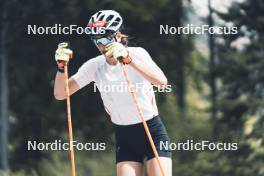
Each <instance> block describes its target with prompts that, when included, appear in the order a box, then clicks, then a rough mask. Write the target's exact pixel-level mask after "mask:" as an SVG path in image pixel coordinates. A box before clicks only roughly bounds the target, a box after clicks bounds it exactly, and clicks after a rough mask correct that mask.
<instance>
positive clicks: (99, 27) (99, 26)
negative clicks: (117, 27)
mask: <svg viewBox="0 0 264 176" xmlns="http://www.w3.org/2000/svg"><path fill="white" fill-rule="evenodd" d="M106 24H107V23H106V22H105V21H96V22H93V23H88V24H87V28H88V30H89V31H90V34H92V35H99V34H105V26H106Z"/></svg>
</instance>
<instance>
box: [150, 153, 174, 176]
mask: <svg viewBox="0 0 264 176" xmlns="http://www.w3.org/2000/svg"><path fill="white" fill-rule="evenodd" d="M159 158H160V162H161V165H162V167H163V169H164V172H165V176H172V161H171V159H170V158H167V157H159ZM147 172H148V176H162V174H161V172H160V168H159V165H158V162H157V160H156V158H152V159H151V160H149V161H147Z"/></svg>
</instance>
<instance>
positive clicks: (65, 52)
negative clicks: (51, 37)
mask: <svg viewBox="0 0 264 176" xmlns="http://www.w3.org/2000/svg"><path fill="white" fill-rule="evenodd" d="M68 47H69V44H68V43H66V42H63V43H59V44H58V48H57V50H56V52H55V60H56V62H57V66H58V71H60V72H64V66H65V65H66V64H68V62H69V60H70V59H71V58H72V55H73V52H72V50H71V49H69V48H68Z"/></svg>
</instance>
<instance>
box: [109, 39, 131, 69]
mask: <svg viewBox="0 0 264 176" xmlns="http://www.w3.org/2000/svg"><path fill="white" fill-rule="evenodd" d="M106 56H113V58H114V59H116V60H118V61H119V62H122V63H123V64H130V63H131V61H132V59H131V57H130V56H129V52H128V50H127V49H126V47H125V46H124V45H122V44H121V43H118V42H113V43H111V44H109V45H106Z"/></svg>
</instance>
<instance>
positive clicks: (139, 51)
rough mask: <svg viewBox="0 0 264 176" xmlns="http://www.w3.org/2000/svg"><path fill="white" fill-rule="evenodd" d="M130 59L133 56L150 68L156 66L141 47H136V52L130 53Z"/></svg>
mask: <svg viewBox="0 0 264 176" xmlns="http://www.w3.org/2000/svg"><path fill="white" fill-rule="evenodd" d="M131 57H132V59H133V58H135V59H137V60H140V61H142V62H144V63H146V64H147V65H148V67H150V68H155V69H156V68H157V67H158V66H157V64H156V63H155V62H154V61H153V60H152V58H151V56H150V55H149V53H148V52H147V51H146V50H145V49H144V48H142V47H137V52H135V53H134V54H131Z"/></svg>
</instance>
